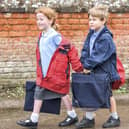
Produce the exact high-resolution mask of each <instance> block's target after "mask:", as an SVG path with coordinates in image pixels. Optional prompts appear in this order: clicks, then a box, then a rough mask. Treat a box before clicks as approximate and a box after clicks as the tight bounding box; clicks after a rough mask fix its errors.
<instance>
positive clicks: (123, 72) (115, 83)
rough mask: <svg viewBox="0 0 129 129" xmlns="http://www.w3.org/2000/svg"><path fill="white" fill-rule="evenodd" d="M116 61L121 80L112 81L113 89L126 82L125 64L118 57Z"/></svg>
mask: <svg viewBox="0 0 129 129" xmlns="http://www.w3.org/2000/svg"><path fill="white" fill-rule="evenodd" d="M116 62H117V64H116V67H117V72H118V74H119V76H120V80H116V81H114V82H113V83H112V89H113V90H116V89H119V88H120V87H121V86H123V84H124V83H125V70H124V67H123V64H122V62H121V61H120V59H119V58H118V57H117V61H116Z"/></svg>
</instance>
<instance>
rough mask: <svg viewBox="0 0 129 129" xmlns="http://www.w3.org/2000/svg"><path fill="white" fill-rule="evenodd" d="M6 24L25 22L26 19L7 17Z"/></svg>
mask: <svg viewBox="0 0 129 129" xmlns="http://www.w3.org/2000/svg"><path fill="white" fill-rule="evenodd" d="M8 24H12V25H14V24H26V19H8Z"/></svg>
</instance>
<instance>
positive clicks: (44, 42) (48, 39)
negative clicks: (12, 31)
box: [17, 7, 83, 127]
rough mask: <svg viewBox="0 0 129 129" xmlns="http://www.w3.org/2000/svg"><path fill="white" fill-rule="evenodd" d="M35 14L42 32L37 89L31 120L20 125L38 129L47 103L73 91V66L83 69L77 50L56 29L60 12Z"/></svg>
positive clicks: (38, 11) (38, 51)
mask: <svg viewBox="0 0 129 129" xmlns="http://www.w3.org/2000/svg"><path fill="white" fill-rule="evenodd" d="M35 12H36V20H37V26H38V28H39V30H41V33H40V36H39V42H38V44H37V48H36V58H37V78H36V85H37V86H36V89H35V95H34V99H35V100H34V109H33V112H32V114H31V116H30V118H29V119H26V120H20V121H18V122H17V124H18V125H21V126H24V127H37V126H38V119H39V113H40V108H41V105H42V101H43V100H47V99H53V98H60V97H62V96H64V95H66V94H67V93H68V92H69V86H70V64H69V63H71V65H72V68H73V69H74V70H75V71H77V72H80V71H82V69H83V68H82V65H81V63H80V60H79V58H78V53H77V50H76V49H75V47H74V46H72V45H71V44H70V42H69V41H68V40H66V39H65V38H64V37H63V36H62V35H61V34H60V33H58V32H57V31H56V30H55V27H56V26H55V20H56V12H55V11H54V10H53V9H51V8H49V7H40V8H39V9H37V10H36V11H35Z"/></svg>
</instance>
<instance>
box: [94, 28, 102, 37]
mask: <svg viewBox="0 0 129 129" xmlns="http://www.w3.org/2000/svg"><path fill="white" fill-rule="evenodd" d="M103 28H104V26H103V27H101V28H100V29H99V30H98V31H96V32H95V31H94V33H93V35H94V36H95V37H97V36H98V35H99V33H100V32H101V31H102V29H103Z"/></svg>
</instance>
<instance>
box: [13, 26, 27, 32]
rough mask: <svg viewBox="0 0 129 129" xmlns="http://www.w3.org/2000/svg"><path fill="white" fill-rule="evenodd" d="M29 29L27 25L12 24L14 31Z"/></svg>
mask: <svg viewBox="0 0 129 129" xmlns="http://www.w3.org/2000/svg"><path fill="white" fill-rule="evenodd" d="M28 29H29V26H27V25H13V26H12V30H16V31H26V30H28Z"/></svg>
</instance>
